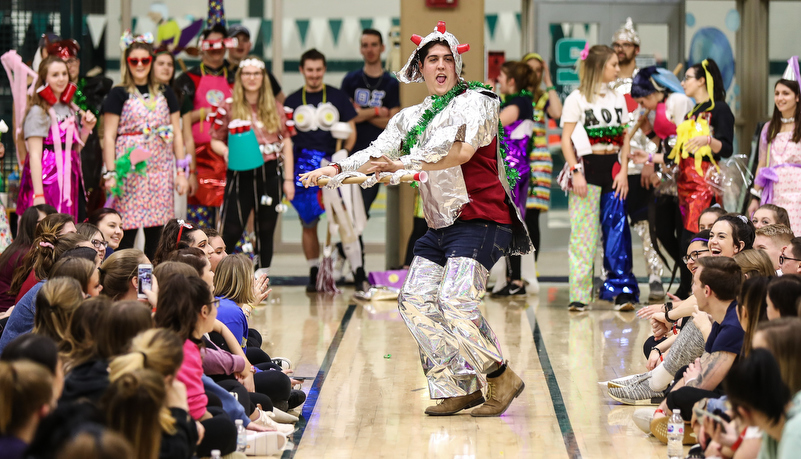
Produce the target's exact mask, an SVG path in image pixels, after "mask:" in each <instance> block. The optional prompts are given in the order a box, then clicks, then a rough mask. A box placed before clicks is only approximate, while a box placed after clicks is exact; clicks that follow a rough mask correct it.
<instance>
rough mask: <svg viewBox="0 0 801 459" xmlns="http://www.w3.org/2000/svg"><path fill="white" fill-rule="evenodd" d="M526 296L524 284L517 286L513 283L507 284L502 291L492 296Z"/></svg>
mask: <svg viewBox="0 0 801 459" xmlns="http://www.w3.org/2000/svg"><path fill="white" fill-rule="evenodd" d="M525 294H526V284H523V285H517V284H515V283H514V282H509V283H508V284H506V286H504V287H503V288H502V289H500V290H498V291H497V292H495V293H493V294H492V296H517V295H521V296H522V295H525Z"/></svg>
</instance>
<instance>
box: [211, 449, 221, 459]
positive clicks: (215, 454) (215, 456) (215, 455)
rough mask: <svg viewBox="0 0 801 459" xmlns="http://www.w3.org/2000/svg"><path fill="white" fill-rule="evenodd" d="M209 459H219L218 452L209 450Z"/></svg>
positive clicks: (217, 450)
mask: <svg viewBox="0 0 801 459" xmlns="http://www.w3.org/2000/svg"><path fill="white" fill-rule="evenodd" d="M211 459H220V450H219V449H213V450H211Z"/></svg>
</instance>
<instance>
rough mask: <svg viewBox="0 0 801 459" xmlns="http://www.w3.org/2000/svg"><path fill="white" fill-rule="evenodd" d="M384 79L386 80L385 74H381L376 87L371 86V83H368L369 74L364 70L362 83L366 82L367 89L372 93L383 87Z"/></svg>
mask: <svg viewBox="0 0 801 459" xmlns="http://www.w3.org/2000/svg"><path fill="white" fill-rule="evenodd" d="M383 79H384V72H381V76H380V77H378V81H377V82H376V84H375V86H371V85H370V83H368V82H367V72H365V71H364V70H362V81H363V82H364V85H365V86H366V87H367V89H369V90H370V91H372V90H373V89H376V88H379V87H381V81H382V80H383Z"/></svg>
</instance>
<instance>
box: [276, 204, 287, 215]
mask: <svg viewBox="0 0 801 459" xmlns="http://www.w3.org/2000/svg"><path fill="white" fill-rule="evenodd" d="M287 210H289V207H288V206H287V205H286V204H283V203H281V204H278V205H276V206H275V211H276V212H278V213H279V214H283V213H284V212H286V211H287Z"/></svg>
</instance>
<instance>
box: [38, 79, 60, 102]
mask: <svg viewBox="0 0 801 459" xmlns="http://www.w3.org/2000/svg"><path fill="white" fill-rule="evenodd" d="M36 93H37V94H39V97H41V98H42V99H44V101H45V102H47V103H48V104H50V105H56V102H58V99H56V95H55V94H53V88H51V87H50V85H49V84H46V85H44V86H39V89H37V90H36Z"/></svg>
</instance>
